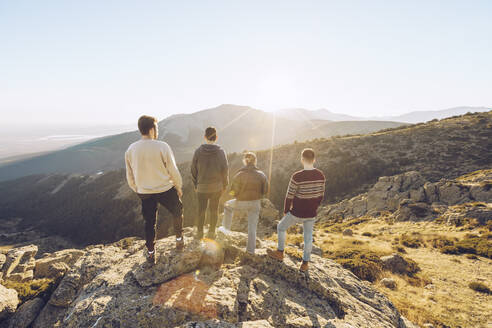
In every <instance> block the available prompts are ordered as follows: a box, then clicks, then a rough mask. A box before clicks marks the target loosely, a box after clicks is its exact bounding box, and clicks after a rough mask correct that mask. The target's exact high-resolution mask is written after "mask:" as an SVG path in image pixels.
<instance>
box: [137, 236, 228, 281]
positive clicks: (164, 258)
mask: <svg viewBox="0 0 492 328" xmlns="http://www.w3.org/2000/svg"><path fill="white" fill-rule="evenodd" d="M185 241H188V240H186V239H185ZM216 245H217V246H218V244H216ZM155 249H156V252H157V264H156V265H155V266H153V267H150V268H148V267H146V266H138V267H137V268H136V269H135V270H133V276H134V277H135V279H136V280H137V282H138V284H139V285H140V286H142V287H148V286H152V285H156V284H160V283H163V282H165V281H168V280H170V279H172V278H175V277H177V276H179V275H182V274H184V273H187V272H190V271H193V270H195V269H196V268H197V267H198V266H199V264H200V261H201V256H202V248H200V247H199V242H198V241H196V240H193V241H191V242H190V241H188V242H186V244H185V248H184V250H183V251H182V252H179V251H177V250H176V247H175V244H174V243H169V242H167V243H164V242H162V241H161V240H159V241H157V243H156V248H155ZM217 251H220V250H219V247H217Z"/></svg>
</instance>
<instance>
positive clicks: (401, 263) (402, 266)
mask: <svg viewBox="0 0 492 328" xmlns="http://www.w3.org/2000/svg"><path fill="white" fill-rule="evenodd" d="M381 261H382V262H383V268H384V269H385V270H388V271H391V272H393V273H399V274H412V273H415V272H416V271H418V270H419V269H418V266H417V265H416V264H415V263H414V262H412V261H407V260H406V259H405V258H404V257H403V256H401V255H400V254H398V253H393V254H391V255H388V256H382V257H381Z"/></svg>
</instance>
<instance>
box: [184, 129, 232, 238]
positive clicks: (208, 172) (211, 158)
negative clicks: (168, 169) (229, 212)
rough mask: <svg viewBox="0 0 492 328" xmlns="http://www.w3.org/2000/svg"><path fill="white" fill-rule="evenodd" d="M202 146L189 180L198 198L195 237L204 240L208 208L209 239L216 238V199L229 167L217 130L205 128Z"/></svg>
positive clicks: (194, 157) (226, 182) (225, 186)
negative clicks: (218, 141) (218, 140)
mask: <svg viewBox="0 0 492 328" xmlns="http://www.w3.org/2000/svg"><path fill="white" fill-rule="evenodd" d="M205 142H206V143H205V144H203V145H201V146H200V147H199V148H198V149H197V150H196V151H195V154H194V155H193V160H192V163H191V178H192V181H193V184H194V186H195V191H196V192H197V198H198V224H197V227H198V231H197V235H196V236H197V238H200V239H201V238H202V237H203V225H204V223H205V211H206V209H207V205H208V211H209V218H210V226H209V229H208V234H207V237H208V238H212V239H213V238H215V226H216V224H217V219H218V211H219V199H220V196H221V195H222V193H223V192H224V191H225V190H226V188H227V185H228V184H229V166H228V163H227V156H226V153H225V151H224V149H222V148H221V147H220V146H219V145H217V144H216V142H217V130H216V129H215V128H214V127H208V128H207V129H206V130H205Z"/></svg>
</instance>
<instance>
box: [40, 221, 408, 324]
mask: <svg viewBox="0 0 492 328" xmlns="http://www.w3.org/2000/svg"><path fill="white" fill-rule="evenodd" d="M191 235H192V231H191V229H189V228H186V229H185V240H186V243H187V246H186V247H185V249H184V250H183V251H182V252H177V251H176V250H175V241H174V238H173V237H169V238H165V239H161V240H158V241H157V245H156V249H157V252H158V253H157V262H158V263H157V265H155V266H154V267H149V266H148V265H147V264H146V261H145V257H144V242H143V241H142V240H133V241H131V243H130V244H131V245H127V247H125V248H122V247H116V246H114V245H108V246H98V247H94V248H92V249H90V250H86V252H85V253H84V254H83V255H82V256H80V257H79V259H78V260H77V261H76V262H75V263H74V264H73V265H72V268H71V269H70V271H69V272H68V273H67V274H66V275H65V276H64V277H63V279H62V281H61V283H60V285H59V286H58V288H57V289H56V290H55V292H54V293H53V295H52V296H51V298H50V300H49V302H48V303H47V304H46V305H45V306H44V308H43V310H42V311H41V313H40V314H39V316H38V317H37V318H36V320H35V321H34V323H33V325H32V327H34V328H44V327H50V328H51V327H122V328H123V327H350V326H352V327H362V326H372V327H402V328H403V327H406V325H405V323H404V321H403V318H402V317H401V316H400V314H399V313H398V311H397V310H396V309H395V307H394V306H393V304H392V303H391V302H390V301H389V300H388V299H387V298H386V297H385V296H384V295H382V294H380V293H379V292H377V291H375V290H374V289H373V288H372V287H371V285H370V284H369V283H367V282H364V281H361V280H359V279H358V278H357V277H356V276H354V275H353V274H352V273H351V272H349V271H347V270H345V269H343V268H342V267H341V266H340V265H339V264H337V263H335V262H333V261H330V260H328V259H324V258H321V257H319V256H317V255H312V263H311V265H310V270H309V273H308V274H304V273H301V272H300V271H299V269H298V267H299V263H298V261H299V260H298V259H296V258H293V257H292V258H291V257H290V255H287V256H286V258H285V260H284V263H280V262H277V261H276V260H273V259H271V258H269V257H268V256H267V255H266V249H267V248H274V247H275V244H274V243H273V242H271V241H261V242H260V241H258V243H257V246H258V248H257V250H256V255H249V254H247V253H246V252H245V248H244V245H245V241H246V238H247V236H246V235H245V234H244V233H241V232H232V233H231V235H227V236H226V235H224V234H222V233H221V232H218V233H217V235H218V236H217V240H216V241H212V240H206V241H205V242H203V241H202V242H200V241H194V240H193V239H192V238H191ZM232 235H233V236H232ZM213 259H215V261H213ZM211 263H212V264H213V265H211Z"/></svg>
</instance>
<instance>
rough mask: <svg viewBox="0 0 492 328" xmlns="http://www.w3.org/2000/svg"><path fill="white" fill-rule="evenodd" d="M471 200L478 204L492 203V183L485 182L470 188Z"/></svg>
mask: <svg viewBox="0 0 492 328" xmlns="http://www.w3.org/2000/svg"><path fill="white" fill-rule="evenodd" d="M470 195H471V198H472V199H474V200H476V201H478V202H485V203H492V181H484V182H482V183H480V184H476V185H472V186H471V187H470Z"/></svg>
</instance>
